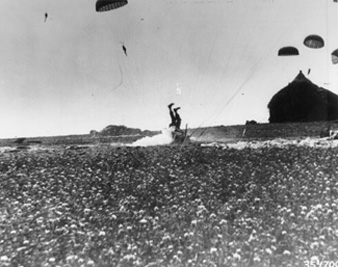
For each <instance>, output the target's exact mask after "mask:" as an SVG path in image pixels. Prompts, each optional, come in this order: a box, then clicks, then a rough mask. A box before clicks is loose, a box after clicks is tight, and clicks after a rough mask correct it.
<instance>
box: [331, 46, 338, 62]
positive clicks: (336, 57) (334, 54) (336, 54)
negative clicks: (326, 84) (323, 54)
mask: <svg viewBox="0 0 338 267" xmlns="http://www.w3.org/2000/svg"><path fill="white" fill-rule="evenodd" d="M331 59H332V63H333V64H337V63H338V49H336V50H334V51H333V52H332V53H331Z"/></svg>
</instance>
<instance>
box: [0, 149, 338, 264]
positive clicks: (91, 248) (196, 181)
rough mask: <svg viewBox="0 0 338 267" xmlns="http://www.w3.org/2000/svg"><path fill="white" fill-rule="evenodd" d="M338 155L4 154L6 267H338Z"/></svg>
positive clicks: (0, 207)
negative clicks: (328, 266) (308, 266)
mask: <svg viewBox="0 0 338 267" xmlns="http://www.w3.org/2000/svg"><path fill="white" fill-rule="evenodd" d="M337 155H338V148H335V147H332V148H316V147H306V146H295V145H290V146H287V147H283V148H280V147H261V148H257V149H252V148H250V147H245V148H243V149H241V150H239V149H233V148H225V147H214V146H200V145H198V144H190V145H188V146H185V147H183V148H182V147H179V146H157V147H113V146H109V145H98V146H87V147H86V146H83V147H69V148H67V149H66V148H64V147H57V146H54V147H49V148H48V147H47V148H45V149H35V150H22V151H15V152H2V153H1V154H0V203H1V204H0V266H24V267H29V266H69V267H70V266H148V267H151V266H152V267H155V266H175V267H176V266H178V267H180V266H306V264H309V262H310V261H311V263H313V264H315V265H313V266H319V263H320V262H321V261H322V262H323V261H327V262H331V263H333V264H334V265H335V266H338V246H337V244H338V178H337V176H338V158H337ZM322 266H323V265H322Z"/></svg>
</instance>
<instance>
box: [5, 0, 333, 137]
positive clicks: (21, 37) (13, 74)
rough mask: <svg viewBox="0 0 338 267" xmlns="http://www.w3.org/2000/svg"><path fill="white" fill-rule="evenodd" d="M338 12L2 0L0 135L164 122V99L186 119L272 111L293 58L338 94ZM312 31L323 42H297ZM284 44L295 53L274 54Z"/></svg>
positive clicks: (241, 118) (315, 0)
mask: <svg viewBox="0 0 338 267" xmlns="http://www.w3.org/2000/svg"><path fill="white" fill-rule="evenodd" d="M45 13H48V18H47V20H46V21H45ZM337 14H338V7H337V3H334V2H333V1H332V0H320V1H319V0H255V1H253V0H142V1H140V0H129V3H128V5H126V6H124V7H121V8H119V9H115V10H112V11H109V12H104V13H98V12H96V11H95V0H57V1H55V0H34V1H31V0H20V1H13V0H2V1H0V37H1V38H0V40H1V44H0V125H1V127H0V138H3V137H15V136H46V135H65V134H79V133H88V132H89V131H90V130H98V131H99V130H102V129H103V128H104V127H105V126H107V125H109V124H116V125H121V124H123V125H126V126H128V127H137V128H141V129H150V130H160V129H163V128H165V127H167V125H168V124H169V122H170V118H169V115H168V109H167V105H168V104H169V103H171V102H174V103H175V104H177V105H178V106H180V107H181V117H182V119H183V121H182V124H183V126H184V125H185V124H186V123H187V124H188V125H189V127H200V126H210V125H233V124H243V123H245V121H246V120H256V121H258V122H268V118H269V113H268V109H267V104H268V102H269V100H270V99H271V97H272V96H273V95H274V94H275V93H276V92H278V91H279V90H280V89H281V88H283V87H284V86H286V85H287V84H288V83H289V82H291V81H292V79H293V78H294V77H295V76H296V75H297V74H298V72H299V70H303V72H304V74H307V71H308V69H309V68H311V72H310V74H309V75H307V77H308V78H309V79H310V80H312V81H313V82H314V83H316V84H318V85H320V86H324V87H325V88H327V89H330V90H332V91H333V92H334V93H336V94H338V73H337V72H338V66H337V65H338V64H337V65H333V64H332V63H331V58H330V54H331V52H332V51H333V50H334V49H336V48H338V35H337V28H338V18H337V17H338V15H337ZM309 34H318V35H320V36H322V37H323V38H324V40H325V47H324V48H322V49H310V48H307V47H305V46H304V45H303V40H304V38H305V37H306V36H307V35H309ZM122 44H123V45H124V46H125V47H126V48H127V56H126V55H125V54H124V52H123V50H122ZM289 45H291V46H296V47H297V48H298V49H299V51H300V56H297V57H278V56H277V53H278V49H279V48H281V47H283V46H289Z"/></svg>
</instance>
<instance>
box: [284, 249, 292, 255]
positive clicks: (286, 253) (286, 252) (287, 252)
mask: <svg viewBox="0 0 338 267" xmlns="http://www.w3.org/2000/svg"><path fill="white" fill-rule="evenodd" d="M283 255H291V252H290V251H288V250H284V252H283Z"/></svg>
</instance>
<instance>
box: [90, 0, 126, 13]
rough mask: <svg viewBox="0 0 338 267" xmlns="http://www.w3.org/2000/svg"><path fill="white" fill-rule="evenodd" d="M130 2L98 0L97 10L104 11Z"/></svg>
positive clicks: (124, 0)
mask: <svg viewBox="0 0 338 267" xmlns="http://www.w3.org/2000/svg"><path fill="white" fill-rule="evenodd" d="M126 4H128V0H97V1H96V11H97V12H104V11H109V10H112V9H116V8H119V7H122V6H124V5H126Z"/></svg>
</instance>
